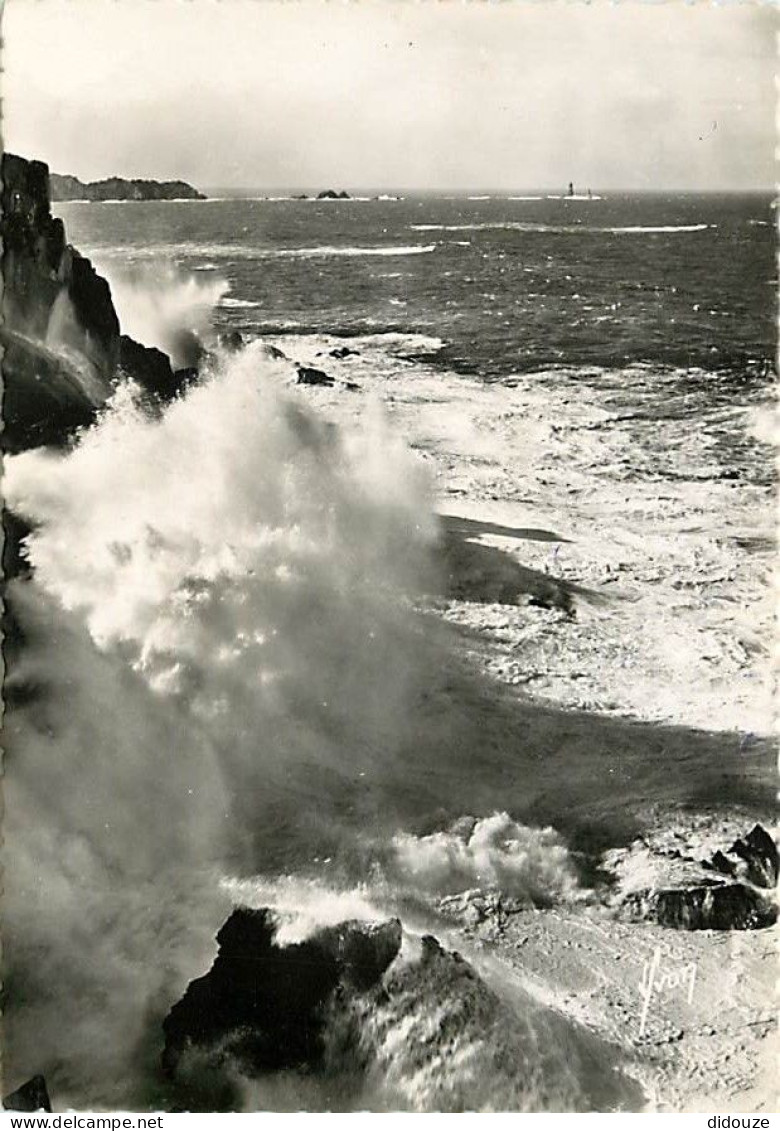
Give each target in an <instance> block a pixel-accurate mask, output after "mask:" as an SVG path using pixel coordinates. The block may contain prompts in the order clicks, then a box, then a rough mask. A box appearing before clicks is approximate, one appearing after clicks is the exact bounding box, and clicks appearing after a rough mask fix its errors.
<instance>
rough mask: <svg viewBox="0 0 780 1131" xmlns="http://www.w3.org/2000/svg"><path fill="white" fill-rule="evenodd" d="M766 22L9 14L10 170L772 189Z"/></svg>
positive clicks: (78, 5)
mask: <svg viewBox="0 0 780 1131" xmlns="http://www.w3.org/2000/svg"><path fill="white" fill-rule="evenodd" d="M776 18H777V12H776V10H774V9H772V8H770V7H769V5H760V4H726V5H724V6H721V7H714V6H711V5H710V4H696V5H683V4H682V3H681V2H680V0H669V2H667V3H658V2H656V3H649V2H645V3H640V2H638V0H634V2H630V3H623V4H621V5H620V6H618V7H613V6H610V5H608V4H606V3H599V0H596V2H595V3H594V4H592V5H589V6H586V5H585V4H583V3H565V2H564V0H558V2H556V0H536V2H533V0H504V2H503V3H481V2H478V0H472V2H469V3H462V2H456V0H422V2H421V3H419V2H418V3H413V2H404V0H376V2H374V0H358V2H353V3H344V2H343V0H339V2H335V0H331V2H326V0H281V2H279V0H219V2H217V0H6V3H5V10H4V16H3V25H4V26H3V32H4V38H5V52H4V67H5V81H4V135H5V145H6V147H7V148H8V149H9V150H13V151H16V152H20V153H23V154H24V155H27V156H31V157H32V156H35V157H39V158H41V159H43V160H45V161H48V163H49V164H50V166H51V167H52V169H54V170H56V171H58V172H68V173H75V174H76V175H77V176H80V177H81V178H82V179H93V178H99V177H104V176H108V175H111V174H118V175H122V176H148V177H157V178H179V177H181V178H183V179H185V180H187V181H190V182H192V183H193V184H195V185H198V186H201V187H212V186H218V185H222V186H234V187H242V186H243V187H253V188H260V189H273V188H275V187H286V188H290V187H294V186H299V187H301V188H315V187H316V188H322V187H331V186H333V187H336V188H342V187H343V188H347V189H358V188H401V189H405V188H415V187H416V188H421V189H437V188H439V189H455V190H457V189H461V188H470V189H474V188H490V189H499V190H502V189H503V190H507V189H520V188H535V187H540V188H542V187H554V186H557V187H560V186H563V185H565V184H567V183H568V182H569V181H570V180H573V181H574V182H575V183H576V184H577V185H578V186H580V187H583V188H584V187H586V186H587V187H591V188H593V189H594V191H595V190H598V189H616V188H639V189H662V188H671V187H676V188H690V189H696V188H706V189H732V188H733V189H741V188H756V187H762V188H766V187H771V186H773V184H774V180H775V174H774V133H775V124H774V116H775V98H776V96H775V90H774V83H773V76H774V71H775V64H776V55H775V43H774V35H775V30H776Z"/></svg>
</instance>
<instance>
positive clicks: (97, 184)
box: [49, 173, 206, 201]
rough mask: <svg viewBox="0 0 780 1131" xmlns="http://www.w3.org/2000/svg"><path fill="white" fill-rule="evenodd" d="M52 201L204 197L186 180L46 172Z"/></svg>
mask: <svg viewBox="0 0 780 1131" xmlns="http://www.w3.org/2000/svg"><path fill="white" fill-rule="evenodd" d="M49 192H50V198H51V200H53V201H54V200H63V201H64V200H94V201H106V200H206V196H205V194H204V193H202V192H198V190H197V189H195V188H193V187H192V185H188V184H187V182H186V181H145V180H140V179H137V178H136V179H134V180H126V179H125V178H124V177H107V178H106V179H105V180H102V181H86V182H85V181H80V180H79V178H78V177H71V176H67V175H62V174H60V173H50V174H49Z"/></svg>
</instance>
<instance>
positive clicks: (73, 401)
mask: <svg viewBox="0 0 780 1131" xmlns="http://www.w3.org/2000/svg"><path fill="white" fill-rule="evenodd" d="M49 181H50V178H49V170H48V167H47V166H46V165H45V164H44V163H43V162H41V161H28V160H26V159H25V158H23V157H18V156H16V155H14V154H11V153H4V154H3V158H2V190H1V195H0V203H1V204H2V215H1V216H0V236H1V237H2V242H3V299H2V326H1V327H0V344H1V345H2V348H3V361H2V368H3V386H4V388H3V421H4V430H3V433H2V448H3V450H4V451H7V452H18V451H22V450H24V449H27V448H34V447H38V446H41V445H44V444H45V445H62V444H64V443H67V441H68V440H69V439H70V437H71V436H72V435H73V433H74V431H75V430H76V429H78V428H81V427H84V426H87V425H89V424H90V423H92V421H93V420H94V418H95V414H96V412H97V411H98V409H99V408H100V407H101V406H102V405H103V404H104V403H105V401H106V400H107V399H108V397H109V396H110V394H111V391H112V389H113V387H114V384H115V382H116V380H117V379H119V378H121V377H122V376H126V377H132V378H133V379H134V380H136V381H137V382H138V383H139V384H140V385H141V387H142V388H143V389H145V390H146V391H147V392H148V393H149V395H150V396H151V397H154V398H155V399H157V400H166V399H169V398H170V397H172V396H175V395H176V393H177V392H178V391H179V390H180V389H181V387H182V384H183V379H179V375H176V374H174V373H173V370H172V367H171V364H170V361H169V359H168V358H167V357H166V356H165V354H162V353H160V351H159V350H154V349H151V348H148V347H146V346H142V345H140V344H139V343H137V342H134V341H133V340H132V339H131V338H128V337H126V336H125V335H122V334H121V331H120V326H119V318H118V317H117V313H116V310H115V308H114V304H113V301H112V298H111V290H110V288H109V285H108V283H107V282H106V280H105V279H104V278H102V277H101V276H100V275H99V274H98V273H97V271H96V270H95V269H94V267H93V266H92V264H91V262H90V261H89V259H87V258H86V257H85V256H83V255H81V254H80V253H79V252H78V251H77V250H76V249H75V248H74V247H72V246H71V245H70V244H68V242H67V239H66V234H65V228H64V225H63V223H62V221H61V220H60V219H58V218H57V217H54V216H52V213H51V205H50V198H49ZM187 376H188V377H189V376H191V374H188V375H187Z"/></svg>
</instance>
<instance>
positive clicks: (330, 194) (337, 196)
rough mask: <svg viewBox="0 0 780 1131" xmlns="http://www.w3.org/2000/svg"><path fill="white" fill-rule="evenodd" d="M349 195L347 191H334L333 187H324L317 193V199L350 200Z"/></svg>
mask: <svg viewBox="0 0 780 1131" xmlns="http://www.w3.org/2000/svg"><path fill="white" fill-rule="evenodd" d="M350 199H351V197H350V195H349V193H348V192H344V190H343V189H342V190H341V192H336V190H335V189H325V190H324V191H323V192H318V193H317V200H350Z"/></svg>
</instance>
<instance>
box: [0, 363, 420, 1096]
mask: <svg viewBox="0 0 780 1131" xmlns="http://www.w3.org/2000/svg"><path fill="white" fill-rule="evenodd" d="M5 489H6V498H7V502H8V505H9V506H10V507H11V508H13V510H14V511H15V512H17V513H19V514H21V515H23V516H25V517H26V518H27V519H28V520H29V521H30V522H31V523H32V524H33V526H34V532H33V533H32V534H31V536H30V537H29V539H28V545H27V553H28V556H29V559H30V562H31V563H32V566H33V569H34V580H33V581H32V582H23V581H18V582H16V583H15V584H14V586H12V589H11V593H10V600H11V608H12V611H13V613H14V615H15V617H16V618H17V623H18V626H19V631H20V633H21V635H22V636H23V637H24V639H25V645H24V649H23V651H22V656H21V658H20V659H17V660H16V661H15V662H14V663H13V665H12V668H11V672H10V676H9V681H8V694H9V699H10V700H11V709H10V711H9V716H8V719H7V724H6V749H7V757H6V783H5V789H6V803H7V806H8V818H7V820H6V824H5V830H4V831H5V839H6V845H5V856H6V861H13V868H12V869H10V868H7V873H8V879H7V883H6V897H5V904H4V915H5V935H6V974H7V982H6V985H7V992H8V1003H9V1004H8V1013H7V1020H6V1032H7V1039H8V1050H9V1052H8V1074H9V1080H11V1081H12V1082H13V1081H15V1079H16V1078H17V1076H18V1077H19V1078H23V1077H26V1076H28V1075H30V1074H32V1073H33V1072H35V1071H39V1070H43V1071H45V1072H47V1073H48V1074H49V1077H50V1084H51V1086H52V1087H53V1088H54V1089H55V1090H56V1091H57V1092H58V1098H59V1099H60V1102H63V1101H66V1102H68V1103H72V1104H73V1105H74V1106H77V1107H82V1108H83V1107H89V1106H93V1107H100V1106H109V1107H110V1106H121V1105H122V1104H123V1103H124V1104H125V1105H126V1104H128V1103H130V1102H131V1103H141V1102H142V1098H141V1096H140V1092H139V1089H140V1087H141V1084H140V1082H141V1081H142V1080H143V1079H144V1078H145V1077H146V1076H147V1075H148V1074H149V1073H151V1072H152V1067H151V1066H152V1065H153V1064H154V1063H155V1056H156V1053H157V1052H159V1043H158V1042H159V1030H158V1023H159V1020H160V1017H161V1014H162V1013H164V1011H165V1009H166V1008H168V1007H169V1006H170V1004H172V1002H173V1001H174V1000H175V998H176V996H177V995H178V994H179V993H180V992H181V989H182V987H183V985H184V984H185V983H186V981H187V980H188V979H189V978H191V977H193V976H195V975H197V974H198V973H200V972H201V971H202V969H203V968H204V966H206V965H207V964H208V953H209V947H210V946H211V945H212V944H211V943H210V940H211V939H212V938H213V935H214V932H215V930H216V928H217V927H218V925H219V922H220V918H221V916H222V915H223V913H224V908H225V902H226V901H225V896H224V893H223V892H221V891H220V889H219V886H218V884H217V883H216V879H215V871H216V869H218V868H219V869H221V870H225V869H228V868H233V869H234V870H236V871H238V872H239V873H240V872H241V871H242V870H243V871H244V872H245V873H246V872H247V871H248V872H249V873H250V874H251V872H253V871H257V870H258V869H259V868H260V867H261V866H267V867H268V868H269V869H270V870H274V869H276V868H279V867H280V866H281V864H282V862H284V863H285V864H286V865H287V866H296V865H299V864H300V863H301V862H302V860H305V859H309V860H310V859H311V856H312V854H313V846H315V847H316V845H317V843H318V841H319V840H325V841H329V842H330V843H332V842H333V841H334V840H337V839H338V837H337V833H336V831H335V830H336V829H337V828H338V825H339V821H340V820H341V819H342V817H344V816H346V817H347V818H349V819H352V818H350V817H349V812H348V809H349V798H350V796H352V794H353V793H354V789H355V786H356V782H357V779H358V778H359V775H360V774H361V773H363V772H365V767H366V766H367V765H370V764H371V762H372V761H375V763H376V764H377V765H380V760H383V759H387V758H390V759H391V751H392V749H393V746H394V743H396V742H398V741H400V740H401V737H402V736H404V735H405V734H406V733H407V731H408V728H409V727H410V726H411V723H410V721H409V719H408V711H407V709H406V705H407V704H408V702H409V696H410V694H412V691H413V689H414V691H415V692H416V688H417V686H418V684H419V683H420V682H422V680H423V672H422V670H421V667H420V664H421V662H422V661H421V660H420V659H419V656H420V655H421V651H422V650H421V649H420V647H419V643H420V641H419V634H418V633H417V631H416V629H415V627H414V621H413V611H412V608H411V605H410V603H409V596H410V595H411V594H413V593H414V591H415V588H416V584H417V582H418V581H419V579H420V577H421V575H422V574H423V573H424V572H425V570H426V568H427V562H428V554H429V549H430V545H431V542H432V539H433V537H434V532H435V524H434V519H433V515H432V511H431V508H430V502H429V498H428V486H427V481H426V476H425V474H424V472H423V471H422V470H421V468H420V465H419V464H418V463H417V461H416V460H415V459H414V457H412V456H411V455H410V453H409V452H408V451H407V450H406V449H405V448H404V446H403V445H402V444H401V443H400V442H399V441H398V440H396V439H395V438H394V437H393V436H392V435H391V434H390V433H389V432H388V430H387V427H386V425H385V424H384V423H383V421H382V420H381V418H379V417H377V418H376V419H374V420H373V422H366V425H365V428H364V429H363V430H362V431H361V432H359V433H357V432H356V433H347V434H342V433H338V432H336V430H335V429H334V428H332V427H331V426H330V425H329V424H328V423H327V422H325V421H324V420H322V419H320V418H319V417H317V416H316V415H315V414H314V413H313V412H312V411H311V410H310V409H309V408H308V407H307V406H306V405H305V403H304V402H303V401H300V400H298V399H297V398H296V397H295V396H293V395H290V394H289V393H288V392H286V391H285V390H284V388H283V379H282V378H281V377H280V374H279V373H275V372H274V370H273V367H272V366H270V365H269V364H268V363H267V362H266V361H264V360H263V358H262V353H261V351H259V350H258V351H253V350H249V351H246V352H245V353H244V354H243V355H241V356H239V357H237V358H234V359H232V360H230V361H225V362H224V363H223V364H222V366H221V367H218V369H217V370H216V371H215V373H214V374H213V375H212V377H211V379H210V380H208V381H207V382H206V383H205V384H204V385H202V386H201V387H198V388H195V389H193V390H192V391H191V392H190V393H189V394H188V395H187V396H186V397H185V398H183V399H181V400H179V401H177V402H176V403H174V404H173V405H172V406H171V407H170V408H169V409H168V410H167V412H166V413H165V415H164V416H163V417H162V418H161V419H159V420H151V419H149V418H148V417H147V416H146V415H145V414H144V412H143V410H142V409H141V408H140V407H139V406H138V405H137V404H135V403H134V401H133V399H132V396H131V395H130V394H129V392H128V391H127V390H124V391H122V392H120V393H119V394H118V395H117V397H116V399H115V401H114V403H113V404H112V405H111V406H110V407H109V409H108V410H107V411H106V413H105V415H104V416H103V418H102V420H101V421H100V423H99V424H98V426H97V427H95V428H94V429H92V430H90V431H88V432H86V433H85V434H84V435H83V437H82V439H81V442H80V443H79V444H78V445H77V446H76V447H75V448H74V449H73V451H72V452H70V453H69V454H67V455H59V456H55V455H52V454H49V453H46V452H43V451H33V452H27V453H25V454H23V455H20V456H18V457H14V458H11V459H9V460H8V461H7V469H6V481H5ZM14 702H15V704H16V705H15V706H14ZM358 767H361V769H358ZM345 806H346V809H347V812H346V813H345V812H344V807H345Z"/></svg>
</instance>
